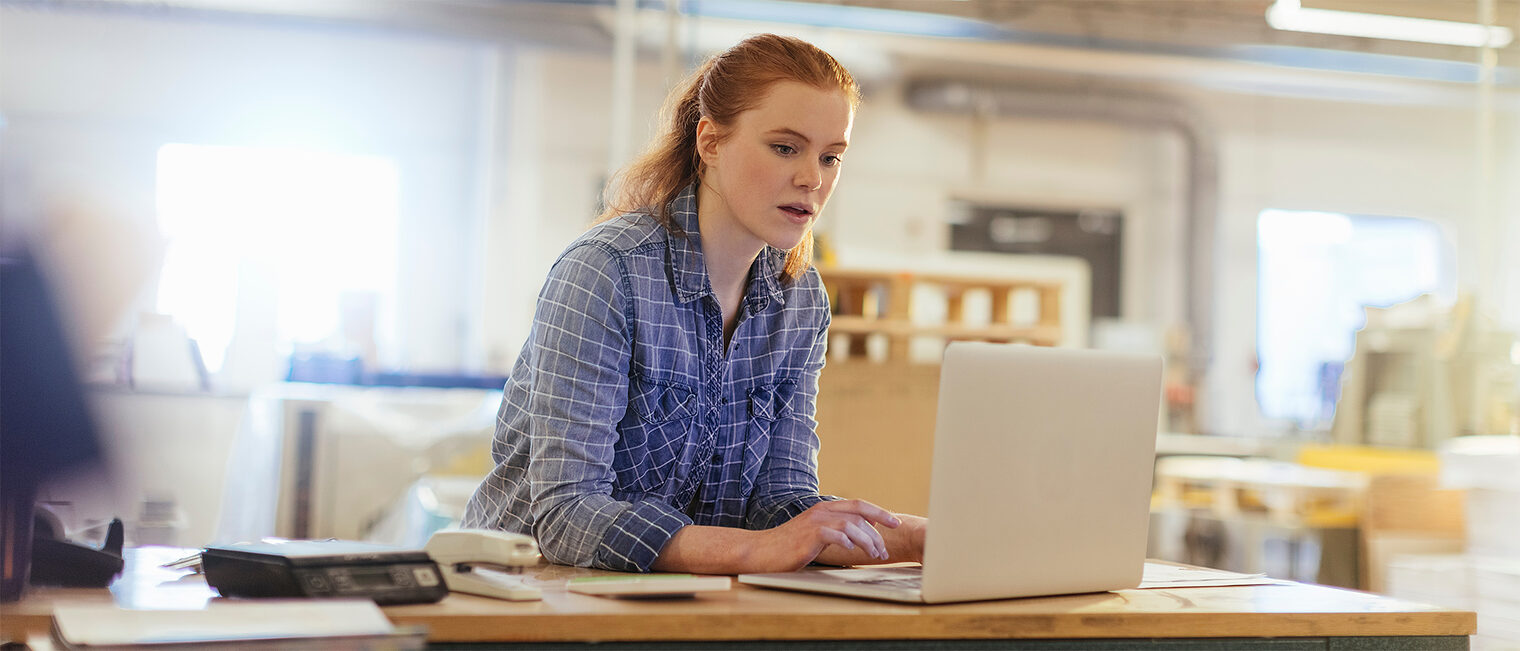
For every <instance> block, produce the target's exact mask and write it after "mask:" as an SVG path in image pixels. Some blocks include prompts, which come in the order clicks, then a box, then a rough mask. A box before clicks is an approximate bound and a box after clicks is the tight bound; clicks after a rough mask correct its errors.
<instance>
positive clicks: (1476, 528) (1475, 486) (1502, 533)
mask: <svg viewBox="0 0 1520 651" xmlns="http://www.w3.org/2000/svg"><path fill="white" fill-rule="evenodd" d="M1441 484H1442V486H1443V487H1445V488H1460V489H1465V490H1466V506H1467V513H1466V521H1467V554H1466V558H1467V564H1468V580H1469V586H1468V587H1467V590H1468V592H1469V593H1470V594H1471V595H1472V600H1471V603H1472V605H1471V608H1472V610H1475V611H1477V613H1478V634H1477V635H1475V636H1473V647H1474V648H1476V649H1520V507H1517V505H1520V437H1515V436H1463V437H1458V438H1454V439H1451V440H1449V441H1447V442H1446V443H1445V444H1444V445H1443V446H1442V449H1441Z"/></svg>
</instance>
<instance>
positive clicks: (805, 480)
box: [744, 286, 839, 529]
mask: <svg viewBox="0 0 1520 651" xmlns="http://www.w3.org/2000/svg"><path fill="white" fill-rule="evenodd" d="M819 292H820V293H821V292H822V288H821V286H820V288H819ZM820 300H821V301H822V303H823V305H825V306H827V301H828V299H827V298H826V297H825V298H822V299H820ZM822 313H823V317H822V322H823V323H822V325H821V326H819V327H818V329H817V330H816V331H815V332H814V333H813V334H812V337H813V341H812V346H810V347H809V348H808V351H807V358H806V362H805V364H804V366H803V372H802V375H801V377H799V378H798V382H797V388H796V391H795V392H794V393H793V394H792V395H791V397H790V406H791V408H790V414H789V415H788V416H787V417H785V418H781V419H778V420H777V421H776V424H775V426H774V428H773V429H772V430H771V435H770V453H769V454H768V455H766V457H765V461H764V462H763V463H762V464H761V466H760V473H759V476H758V477H757V478H756V481H755V491H754V494H753V495H752V497H751V499H750V503H749V509H748V511H747V513H746V514H745V523H744V526H745V528H747V529H769V528H771V527H775V526H778V525H781V524H784V523H786V522H787V521H788V520H791V519H792V518H794V517H796V516H797V515H798V514H800V513H802V512H803V511H806V510H808V509H809V508H811V507H812V506H813V505H814V504H817V503H819V502H822V501H825V500H837V499H839V498H837V497H833V496H831V495H819V494H818V448H819V441H818V421H817V420H816V419H815V415H816V411H817V404H818V378H819V376H820V375H821V374H822V372H823V365H824V361H825V360H826V359H827V357H828V342H829V316H828V310H827V307H825V308H824V309H823V310H822Z"/></svg>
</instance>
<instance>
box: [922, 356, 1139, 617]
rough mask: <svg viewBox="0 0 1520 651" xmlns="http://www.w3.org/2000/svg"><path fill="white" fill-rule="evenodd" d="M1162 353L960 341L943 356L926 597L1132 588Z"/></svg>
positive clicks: (926, 554) (947, 598)
mask: <svg viewBox="0 0 1520 651" xmlns="http://www.w3.org/2000/svg"><path fill="white" fill-rule="evenodd" d="M1160 398H1161V358H1160V357H1159V356H1155V355H1136V354H1126V353H1112V352H1103V351H1092V350H1075V349H1058V348H1039V347H1033V346H1019V345H1007V344H986V343H969V342H956V343H952V344H950V346H949V347H948V348H947V349H946V350H945V363H944V366H943V367H942V370H941V376H940V389H939V411H938V420H937V423H936V426H935V440H934V461H933V470H932V473H933V474H932V478H931V480H930V484H931V485H930V489H929V513H928V516H929V521H930V522H931V523H932V524H931V526H930V528H929V532H928V537H927V540H926V542H925V549H924V581H923V597H924V601H927V602H930V603H934V602H941V601H961V600H969V599H995V598H1005V597H1019V596H1034V595H1048V594H1061V593H1074V592H1097V591H1103V590H1115V589H1123V588H1132V587H1134V586H1135V585H1137V584H1139V582H1140V576H1141V572H1142V570H1143V567H1144V562H1145V541H1146V531H1147V526H1148V522H1149V513H1148V512H1149V505H1150V491H1151V475H1152V465H1153V463H1154V459H1155V451H1156V426H1157V422H1158V417H1159V409H1160Z"/></svg>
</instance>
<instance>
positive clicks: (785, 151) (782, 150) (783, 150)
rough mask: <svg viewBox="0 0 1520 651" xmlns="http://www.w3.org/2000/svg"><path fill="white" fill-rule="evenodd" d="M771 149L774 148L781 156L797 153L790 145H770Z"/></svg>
mask: <svg viewBox="0 0 1520 651" xmlns="http://www.w3.org/2000/svg"><path fill="white" fill-rule="evenodd" d="M771 149H774V150H776V153H778V154H781V155H783V156H791V155H792V154H795V153H797V150H796V149H793V148H792V146H791V145H771Z"/></svg>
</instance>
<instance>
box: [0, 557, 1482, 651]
mask: <svg viewBox="0 0 1520 651" xmlns="http://www.w3.org/2000/svg"><path fill="white" fill-rule="evenodd" d="M594 574H605V573H604V572H597V571H594V570H582V569H577V568H568V567H562V566H540V567H538V568H536V569H535V570H533V571H531V572H530V576H532V577H533V580H534V581H535V582H536V583H537V584H538V585H539V586H540V587H541V588H542V589H543V591H544V599H543V601H537V602H520V603H511V602H505V601H497V600H494V599H486V598H483V597H475V596H471V595H463V594H456V595H450V596H449V597H448V598H446V599H444V600H443V601H441V602H439V603H437V604H427V605H413V606H392V607H388V608H386V609H385V612H386V614H387V615H388V616H389V617H390V618H391V620H392V621H393V622H395V623H397V624H408V625H409V624H422V625H426V626H427V627H428V628H429V636H428V637H429V640H430V642H432V643H434V644H438V645H440V646H441V647H443V648H447V647H448V646H450V643H482V642H486V643H525V646H520V647H517V648H544V646H545V644H546V643H559V642H572V643H573V642H599V643H604V644H601V645H599V646H598V647H597V648H604V649H616V648H640V649H656V648H658V649H666V648H674V649H680V648H704V649H705V648H712V647H713V646H714V645H713V644H711V643H712V642H724V643H730V642H731V643H735V644H734V645H733V646H737V647H740V648H755V647H756V646H758V647H761V648H769V647H772V646H783V644H782V642H783V641H785V642H788V643H791V642H795V643H798V644H795V645H792V646H796V647H798V648H810V649H822V648H828V649H840V648H851V647H855V648H878V649H879V648H891V649H900V648H938V649H953V648H966V649H993V648H1000V649H1001V648H1010V649H1017V648H1039V649H1065V648H1069V649H1091V648H1101V649H1122V648H1138V647H1142V646H1143V647H1144V648H1146V649H1162V648H1185V649H1193V650H1198V649H1213V648H1221V649H1223V648H1229V649H1236V648H1263V647H1269V648H1272V649H1466V648H1468V639H1467V636H1469V635H1472V634H1473V633H1474V632H1475V630H1476V628H1477V624H1476V616H1475V615H1474V613H1472V612H1468V611H1458V610H1450V609H1445V608H1439V607H1435V606H1429V605H1424V604H1416V603H1411V602H1407V601H1399V600H1395V599H1389V598H1386V597H1380V596H1376V595H1371V594H1366V593H1360V592H1353V591H1348V590H1341V589H1335V588H1327V587H1321V586H1312V585H1305V584H1297V583H1295V584H1290V585H1272V586H1250V587H1231V588H1188V589H1170V590H1125V591H1121V592H1117V593H1099V594H1087V595H1072V596H1064V597H1047V598H1038V599H1011V600H1004V601H989V602H978V603H968V604H951V605H939V606H913V605H902V604H891V603H879V602H872V601H865V600H856V599H846V598H840V597H829V596H822V595H808V594H802V593H793V592H785V591H777V590H766V589H762V588H752V587H749V586H743V585H738V584H737V583H736V584H735V586H734V589H733V590H731V591H729V592H725V593H708V594H704V595H701V596H699V597H697V598H694V599H683V600H669V601H634V600H618V599H607V598H602V597H591V596H586V595H579V594H572V593H569V592H566V591H565V590H564V587H563V584H564V581H565V580H566V579H568V578H571V577H576V576H588V575H594ZM211 596H212V591H211V590H210V589H209V588H208V587H206V585H205V583H204V582H203V581H201V580H200V579H198V578H194V577H183V578H182V577H180V576H179V574H177V573H166V571H163V570H153V571H151V572H147V573H145V574H142V575H138V576H135V577H124V578H123V580H121V581H118V584H117V585H116V586H113V588H112V590H111V592H110V593H107V592H106V591H104V590H58V589H53V590H48V589H42V590H36V591H34V592H33V593H32V594H31V595H29V596H28V597H27V598H26V599H25V600H23V601H22V602H20V603H18V604H5V605H3V606H0V613H3V615H4V616H3V617H0V620H3V626H0V634H4V635H6V636H9V637H15V636H16V634H17V633H18V632H21V631H30V632H33V634H36V633H37V632H41V631H46V630H47V628H48V626H49V625H50V619H49V613H50V612H51V608H52V605H53V604H56V603H60V602H62V601H71V602H73V601H77V600H92V601H97V602H98V601H105V600H107V599H113V598H114V600H115V602H116V603H117V604H119V605H121V606H123V607H128V608H133V607H138V608H141V607H158V608H163V607H192V608H193V607H196V604H197V603H199V604H204V603H205V600H206V599H207V598H210V597H211ZM883 640H899V642H896V643H893V644H891V645H890V646H884V643H883V642H882V641H883ZM703 642H706V644H703ZM745 642H751V643H752V644H745ZM809 642H811V644H809ZM725 646H727V645H725ZM555 648H559V647H555Z"/></svg>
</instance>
